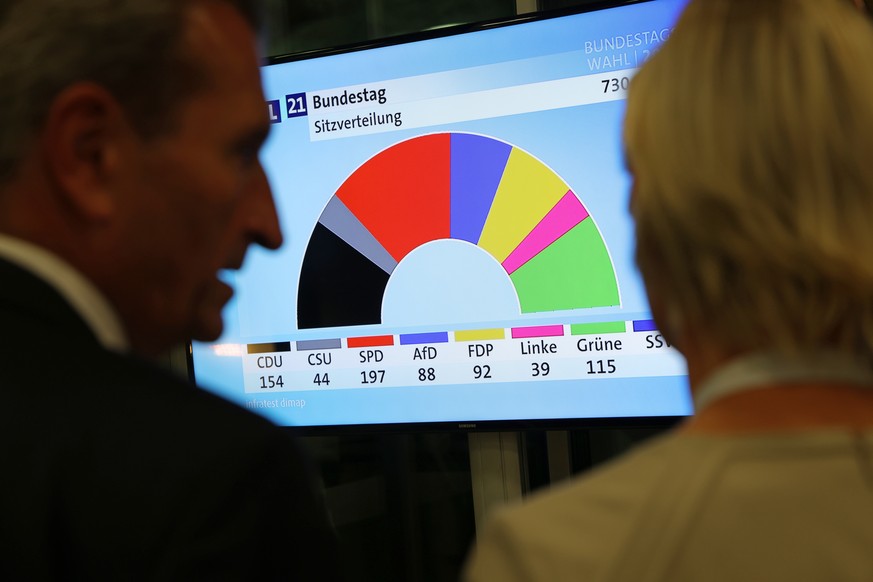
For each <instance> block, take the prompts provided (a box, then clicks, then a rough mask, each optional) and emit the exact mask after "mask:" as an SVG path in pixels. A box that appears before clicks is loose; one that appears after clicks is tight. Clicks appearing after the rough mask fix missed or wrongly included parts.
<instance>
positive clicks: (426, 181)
mask: <svg viewBox="0 0 873 582" xmlns="http://www.w3.org/2000/svg"><path fill="white" fill-rule="evenodd" d="M336 196H337V197H338V198H339V199H340V200H342V202H343V203H344V204H345V205H346V207H347V208H348V209H349V210H350V211H351V212H352V213H353V214H354V215H355V216H356V217H357V218H358V220H360V221H361V223H362V224H364V225H365V226H366V227H367V229H368V230H369V231H370V232H371V233H372V234H373V236H374V237H375V238H376V239H377V240H378V241H379V242H381V243H382V245H383V246H384V247H385V249H386V250H387V251H388V253H390V254H391V256H393V257H394V259H395V260H397V261H400V260H401V259H403V257H405V256H406V255H407V253H409V252H410V251H412V250H413V249H415V248H416V247H418V246H420V245H422V244H424V243H426V242H429V241H432V240H435V239H441V238H448V237H449V234H450V205H451V204H450V203H451V135H450V134H447V133H446V134H435V135H427V136H422V137H419V138H416V139H413V140H409V141H406V142H402V143H400V144H398V145H396V146H393V147H390V148H388V149H387V150H385V151H383V152H381V153H379V154H377V155H376V156H375V157H373V158H371V159H369V160H368V161H367V163H366V164H364V165H363V166H361V167H360V168H358V169H357V170H356V171H355V172H354V173H353V174H352V175H351V176H349V178H348V179H347V180H346V181H345V182H344V183H343V184H342V186H340V189H339V190H338V191H337V193H336Z"/></svg>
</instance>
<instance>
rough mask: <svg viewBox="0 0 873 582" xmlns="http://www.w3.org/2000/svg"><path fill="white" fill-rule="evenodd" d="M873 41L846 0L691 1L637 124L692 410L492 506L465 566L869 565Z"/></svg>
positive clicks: (650, 78)
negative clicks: (589, 465) (669, 427)
mask: <svg viewBox="0 0 873 582" xmlns="http://www.w3.org/2000/svg"><path fill="white" fill-rule="evenodd" d="M871 55H873V27H871V24H870V21H869V20H868V19H867V18H865V17H864V16H863V15H861V14H859V12H858V11H857V10H856V9H855V8H854V7H853V5H852V3H851V2H846V1H845V0H692V2H691V3H690V4H689V6H688V8H687V9H686V11H685V13H684V14H683V16H682V18H681V19H680V21H679V23H678V24H677V26H676V29H675V30H674V32H673V34H672V36H671V37H670V39H669V40H668V41H667V42H666V43H665V44H664V45H663V47H662V49H661V50H660V51H659V52H658V53H657V54H656V55H654V56H653V57H652V59H651V60H650V61H649V62H648V63H647V64H646V65H645V66H644V67H643V68H642V70H641V71H640V72H639V73H638V74H637V76H636V77H635V79H634V81H633V82H632V86H631V90H630V94H629V98H628V109H627V118H626V123H625V139H626V148H627V156H628V165H629V168H630V170H631V173H632V174H633V179H634V186H633V193H632V196H631V211H632V213H633V215H634V218H635V221H636V235H637V262H638V264H639V268H640V271H641V272H642V274H643V277H644V279H645V281H646V286H647V290H648V294H649V299H650V303H651V306H652V311H653V314H654V317H655V319H656V321H657V322H658V324H659V327H660V329H661V331H662V333H664V334H665V335H667V336H668V337H669V338H670V339H671V341H672V343H673V344H674V345H676V346H677V347H678V348H679V350H680V351H682V353H683V355H684V356H685V358H686V360H687V364H688V373H689V381H690V385H691V390H692V394H693V397H694V400H695V407H696V410H697V412H696V414H695V415H694V417H692V418H690V419H689V420H688V421H687V422H685V423H683V424H682V425H681V426H679V427H678V428H677V429H675V430H674V431H672V432H671V433H669V434H667V435H665V436H663V437H660V438H658V439H656V440H655V441H654V442H650V443H647V444H646V445H643V446H642V447H640V448H638V449H637V450H636V451H634V452H632V453H631V454H629V455H627V456H625V457H623V458H621V459H619V460H617V461H615V462H613V463H611V464H608V465H607V466H604V467H602V468H599V469H597V470H595V471H593V472H591V473H589V474H588V475H586V476H584V477H582V478H581V479H578V480H576V481H574V482H571V483H568V484H567V485H564V486H561V487H558V488H555V489H552V490H551V491H550V492H548V493H546V494H543V495H540V496H534V497H533V498H532V499H530V500H529V501H528V502H527V503H524V504H522V505H521V506H519V507H515V508H511V509H509V510H506V511H505V512H503V513H501V514H498V515H497V516H496V517H495V518H494V519H493V520H492V521H491V523H490V524H489V525H488V526H487V527H486V528H485V532H483V534H482V535H481V536H480V540H479V544H478V547H477V548H476V549H475V550H474V552H473V554H472V555H471V559H470V563H469V564H468V568H467V572H466V574H467V580H469V581H470V582H484V581H491V580H500V581H516V580H518V581H520V580H543V581H549V582H560V581H562V580H586V581H590V580H614V581H625V580H626V581H634V582H642V581H668V580H669V581H685V580H689V581H690V580H695V581H697V580H701V581H707V582H718V581H721V580H725V581H727V580H743V581H750V580H762V581H764V580H766V581H782V580H790V581H792V582H797V581H804V580H810V581H813V580H816V581H820V580H828V581H835V580H873V68H871V67H870V66H869V59H870V56H871Z"/></svg>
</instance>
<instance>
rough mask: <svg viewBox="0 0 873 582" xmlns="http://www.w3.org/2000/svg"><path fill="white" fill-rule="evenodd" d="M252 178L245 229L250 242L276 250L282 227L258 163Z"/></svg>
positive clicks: (270, 191)
mask: <svg viewBox="0 0 873 582" xmlns="http://www.w3.org/2000/svg"><path fill="white" fill-rule="evenodd" d="M252 180H253V183H252V185H251V189H252V190H251V191H250V192H249V193H248V194H249V196H248V198H249V204H248V205H247V206H248V208H247V217H246V218H247V221H248V223H247V224H246V230H247V231H248V232H249V233H250V236H251V240H252V242H254V243H256V244H259V245H261V246H262V247H264V248H267V249H270V250H276V249H278V248H279V247H280V246H282V238H283V237H282V228H281V226H280V225H279V216H278V214H277V213H276V203H275V201H274V200H273V192H272V189H271V188H270V183H269V180H267V175H266V174H265V173H264V169H263V168H262V167H261V165H260V164H258V169H257V171H256V172H255V176H253V178H252Z"/></svg>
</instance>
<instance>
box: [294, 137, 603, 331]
mask: <svg viewBox="0 0 873 582" xmlns="http://www.w3.org/2000/svg"><path fill="white" fill-rule="evenodd" d="M444 239H452V240H458V241H466V242H468V243H471V244H474V245H477V246H478V247H479V248H480V249H482V250H484V251H486V252H487V253H488V254H489V255H490V256H491V257H493V259H494V260H495V261H496V262H497V263H498V264H500V265H501V266H502V268H503V270H504V271H505V273H506V276H507V277H508V278H509V279H510V280H511V283H512V285H513V287H514V289H515V293H516V294H517V296H518V304H519V306H520V310H521V312H522V313H538V312H546V311H557V310H569V309H579V308H588V307H603V306H612V305H618V303H619V291H618V282H617V279H616V276H615V270H614V267H613V265H612V260H611V258H610V257H609V253H608V251H607V249H606V245H605V243H604V241H603V237H602V236H601V234H600V231H599V230H598V228H597V226H596V225H595V224H594V221H593V220H591V217H590V216H589V214H588V211H587V210H586V209H585V207H584V205H583V204H582V202H581V200H579V198H578V197H577V196H576V194H575V193H574V192H573V190H572V189H571V188H570V186H569V185H567V184H566V182H564V181H563V180H562V179H561V178H560V177H559V176H558V175H557V174H555V172H554V171H553V170H551V169H550V168H549V167H548V166H546V165H545V164H543V163H542V162H541V161H539V160H538V159H536V158H534V157H533V156H531V155H530V154H528V153H527V152H525V151H523V150H521V149H520V148H517V147H514V146H512V145H510V144H507V143H505V142H503V141H500V140H497V139H494V138H490V137H486V136H481V135H474V134H467V133H440V134H430V135H425V136H419V137H415V138H412V139H409V140H406V141H402V142H399V143H397V144H394V145H393V146H391V147H389V148H388V149H386V150H383V151H382V152H380V153H378V154H376V155H375V156H373V157H372V158H370V159H369V160H367V161H366V162H365V163H364V164H363V165H361V166H360V167H359V168H358V169H357V170H356V171H355V172H353V173H352V175H351V176H349V178H348V179H347V180H346V181H345V182H344V183H343V184H342V185H341V186H340V188H339V189H338V190H337V192H336V193H335V194H334V195H333V196H332V197H331V199H330V200H329V201H328V203H327V205H326V206H325V209H324V211H323V212H322V215H321V217H320V218H319V221H318V223H317V224H316V226H315V228H314V229H313V232H312V235H311V236H310V239H309V242H308V245H307V248H306V253H305V255H304V260H303V266H302V268H301V273H300V280H299V287H298V304H297V315H298V326H299V327H300V328H301V329H307V328H318V327H341V326H349V325H364V324H379V323H381V313H382V299H383V297H384V295H385V288H386V286H387V284H388V281H389V279H390V277H391V273H392V272H393V271H394V270H395V268H396V267H397V265H398V264H399V263H400V262H401V261H402V260H403V259H404V257H406V256H407V255H408V254H409V253H410V252H411V251H413V250H415V249H416V248H418V247H420V246H421V245H423V244H426V243H429V242H433V241H439V240H444ZM458 276H459V277H475V276H476V273H458ZM422 323H427V321H422Z"/></svg>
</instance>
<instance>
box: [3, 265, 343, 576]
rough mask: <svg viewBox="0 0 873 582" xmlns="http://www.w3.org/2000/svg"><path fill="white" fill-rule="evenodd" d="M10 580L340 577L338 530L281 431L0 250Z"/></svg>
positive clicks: (5, 565)
mask: <svg viewBox="0 0 873 582" xmlns="http://www.w3.org/2000/svg"><path fill="white" fill-rule="evenodd" d="M0 334H2V336H0V337H2V339H0V556H2V557H0V579H2V580H43V579H65V580H66V579H86V580H140V579H149V580H151V579H156V580H170V579H172V580H274V579H291V580H332V579H335V578H336V577H337V575H336V572H337V571H338V569H339V564H338V563H337V558H336V553H335V552H336V546H335V539H334V536H333V533H332V530H331V528H330V527H329V525H328V523H327V520H326V513H325V511H324V505H323V502H322V498H321V496H320V495H319V494H318V493H317V488H316V487H314V486H313V479H312V478H311V476H310V475H311V473H310V468H309V467H308V466H307V463H306V461H305V459H304V458H303V456H302V455H301V454H300V453H299V451H298V450H297V448H296V447H295V445H294V444H293V443H292V442H291V441H290V440H289V439H288V438H287V437H286V435H285V434H284V433H282V432H281V431H280V429H278V428H276V427H275V426H273V425H271V424H270V423H269V422H267V421H266V420H264V419H262V418H260V417H258V416H256V415H254V414H251V413H249V412H247V411H245V410H243V409H241V408H239V407H237V406H235V405H233V404H230V403H228V402H226V401H224V400H222V399H220V398H218V397H216V396H213V395H210V394H209V393H207V392H204V391H202V390H200V389H198V388H195V387H193V386H191V385H189V384H188V383H186V382H184V381H182V380H179V379H177V378H175V377H173V376H171V375H170V374H168V373H165V372H164V371H162V370H160V369H158V368H155V367H153V366H151V365H149V364H147V363H145V362H142V361H139V360H137V359H136V358H134V357H131V356H125V355H120V354H116V353H113V352H110V351H107V350H105V349H103V348H102V347H101V346H100V345H99V344H98V342H97V340H96V338H95V336H94V335H93V333H92V332H91V331H90V330H89V328H88V327H87V326H86V325H85V323H84V322H83V321H82V320H81V319H80V318H79V316H78V315H77V314H76V313H75V312H74V311H73V310H72V309H71V308H70V306H69V305H68V304H67V303H66V302H65V301H64V300H63V299H62V298H61V297H60V296H59V295H58V294H57V293H56V292H55V291H54V290H53V289H52V288H50V287H49V286H48V285H46V284H45V283H43V282H42V281H41V280H39V279H37V278H35V277H33V276H32V275H30V274H29V273H27V272H25V271H23V270H21V269H19V268H17V267H15V266H13V265H11V264H9V263H7V262H4V261H0Z"/></svg>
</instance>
